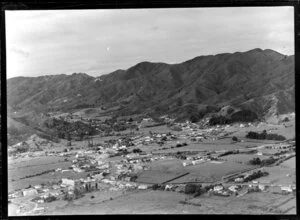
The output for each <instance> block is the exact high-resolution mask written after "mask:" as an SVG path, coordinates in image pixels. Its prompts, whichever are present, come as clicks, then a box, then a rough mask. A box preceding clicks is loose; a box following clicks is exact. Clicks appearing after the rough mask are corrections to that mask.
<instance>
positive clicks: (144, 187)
mask: <svg viewBox="0 0 300 220" xmlns="http://www.w3.org/2000/svg"><path fill="white" fill-rule="evenodd" d="M138 189H143V190H144V189H148V186H147V185H139V186H138Z"/></svg>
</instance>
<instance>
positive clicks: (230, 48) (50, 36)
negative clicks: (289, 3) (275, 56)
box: [5, 7, 294, 78]
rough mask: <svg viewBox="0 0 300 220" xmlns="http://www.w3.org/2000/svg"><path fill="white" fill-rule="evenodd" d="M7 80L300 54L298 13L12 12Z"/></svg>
mask: <svg viewBox="0 0 300 220" xmlns="http://www.w3.org/2000/svg"><path fill="white" fill-rule="evenodd" d="M5 16H6V53H7V54H6V58H7V78H12V77H16V76H41V75H52V74H72V73H74V72H76V73H79V72H83V73H87V74H89V75H92V76H100V75H102V74H107V73H110V72H113V71H115V70H117V69H128V68H129V67H131V66H133V65H135V64H137V63H139V62H143V61H149V62H164V63H169V64H171V63H181V62H184V61H186V60H189V59H192V58H194V57H196V56H200V55H213V54H218V53H233V52H237V51H240V52H243V51H247V50H251V49H254V48H261V49H273V50H276V51H278V52H280V53H282V54H285V55H293V54H294V9H293V7H238V8H167V9H117V10H116V9H102V10H36V11H30V10H24V11H6V13H5Z"/></svg>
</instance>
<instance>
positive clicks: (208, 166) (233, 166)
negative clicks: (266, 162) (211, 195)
mask: <svg viewBox="0 0 300 220" xmlns="http://www.w3.org/2000/svg"><path fill="white" fill-rule="evenodd" d="M252 168H254V167H253V166H249V165H245V164H237V163H232V162H223V163H220V164H216V163H211V162H206V163H203V164H199V165H194V166H187V167H185V170H186V171H187V172H189V173H190V174H189V175H186V176H183V177H181V178H179V179H176V180H174V181H171V182H170V183H184V182H215V181H219V180H221V178H222V177H223V176H226V175H229V174H234V173H238V172H242V171H246V170H249V169H252Z"/></svg>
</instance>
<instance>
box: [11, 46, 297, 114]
mask: <svg viewBox="0 0 300 220" xmlns="http://www.w3.org/2000/svg"><path fill="white" fill-rule="evenodd" d="M7 82H8V87H7V88H8V105H9V106H10V107H11V108H12V109H15V110H17V109H24V108H31V107H32V108H35V109H36V110H38V109H40V110H41V109H42V110H41V111H51V110H55V109H56V110H57V109H62V110H65V111H68V110H71V109H74V108H77V107H78V108H80V106H91V107H100V106H105V107H113V106H118V107H119V112H121V114H133V113H139V112H140V113H141V112H157V113H162V112H165V113H167V112H169V111H170V112H172V111H173V110H174V109H176V108H178V107H180V106H182V105H183V104H187V103H194V104H198V105H201V106H203V105H205V106H210V105H211V106H218V107H222V106H224V105H233V106H237V107H241V108H250V109H255V111H257V113H258V114H259V115H266V114H268V110H269V109H271V106H272V105H280V103H281V104H282V105H286V106H288V107H282V106H277V107H276V106H275V107H274V106H273V110H272V111H273V113H274V114H277V113H286V112H287V111H294V90H293V88H294V55H291V56H286V55H283V54H281V53H278V52H276V51H274V50H271V49H265V50H262V49H260V48H255V49H252V50H249V51H246V52H235V53H221V54H216V55H205V56H197V57H194V58H192V59H190V60H187V61H184V62H181V63H176V64H167V63H161V62H149V61H143V62H139V63H137V64H136V65H133V66H131V67H129V68H128V69H126V70H122V69H118V70H116V71H113V72H112V73H109V74H105V75H100V76H96V77H93V76H90V75H88V74H86V73H73V74H72V75H66V74H59V75H46V76H39V77H16V78H11V79H8V80H7ZM280 91H282V92H281V93H280ZM270 95H273V96H272V97H275V99H278V101H277V102H276V103H275V102H274V103H273V104H270V105H271V106H265V107H263V106H264V105H262V103H264V101H266V100H267V97H270ZM249 100H250V101H249ZM251 100H252V101H251ZM286 100H289V101H286ZM278 103H279V104H278ZM259 105H261V106H259ZM274 109H275V110H274ZM197 110H198V109H197ZM200 110H201V109H200Z"/></svg>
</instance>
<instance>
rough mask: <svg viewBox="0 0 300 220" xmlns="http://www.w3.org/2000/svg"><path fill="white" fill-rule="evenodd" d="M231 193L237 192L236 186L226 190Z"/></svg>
mask: <svg viewBox="0 0 300 220" xmlns="http://www.w3.org/2000/svg"><path fill="white" fill-rule="evenodd" d="M228 189H229V190H230V191H231V192H237V186H236V185H233V186H230V187H229V188H228Z"/></svg>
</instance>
